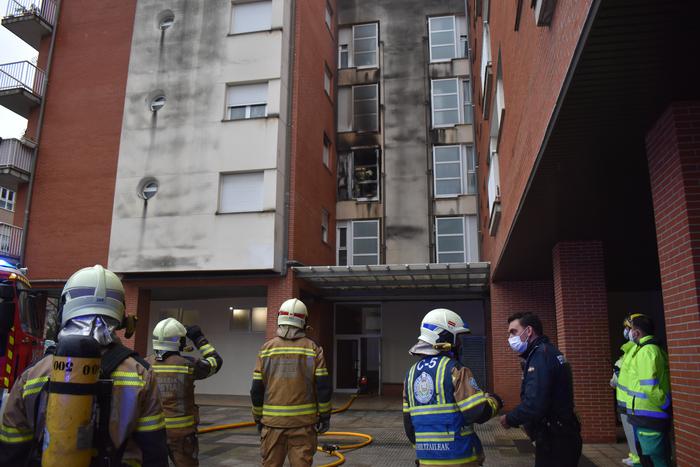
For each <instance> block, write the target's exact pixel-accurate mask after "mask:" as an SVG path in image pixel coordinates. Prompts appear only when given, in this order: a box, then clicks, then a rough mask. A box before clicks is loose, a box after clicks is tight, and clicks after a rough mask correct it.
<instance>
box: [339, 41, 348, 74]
mask: <svg viewBox="0 0 700 467" xmlns="http://www.w3.org/2000/svg"><path fill="white" fill-rule="evenodd" d="M343 49H344V50H343ZM343 54H345V66H343ZM338 68H339V69H341V70H343V69H347V68H350V45H349V44H341V43H339V44H338Z"/></svg>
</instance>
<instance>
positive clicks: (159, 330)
mask: <svg viewBox="0 0 700 467" xmlns="http://www.w3.org/2000/svg"><path fill="white" fill-rule="evenodd" d="M186 335H187V329H185V326H183V325H182V323H180V322H179V321H178V320H176V319H175V318H165V319H164V320H162V321H160V322H159V323H158V324H156V327H155V328H153V350H170V351H173V352H177V351H178V350H180V340H181V339H182V338H183V337H185V336H186Z"/></svg>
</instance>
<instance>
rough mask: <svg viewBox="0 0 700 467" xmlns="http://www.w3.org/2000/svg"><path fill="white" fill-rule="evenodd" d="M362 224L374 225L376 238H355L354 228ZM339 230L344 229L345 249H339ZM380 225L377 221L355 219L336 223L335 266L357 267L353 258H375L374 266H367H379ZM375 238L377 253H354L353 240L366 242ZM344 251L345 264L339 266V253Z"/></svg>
mask: <svg viewBox="0 0 700 467" xmlns="http://www.w3.org/2000/svg"><path fill="white" fill-rule="evenodd" d="M362 223H374V224H375V225H376V226H377V236H376V237H356V236H355V226H356V225H357V224H362ZM341 229H346V236H345V248H341V246H340V239H341V235H340V232H339V231H340V230H341ZM381 235H382V232H381V225H380V222H379V219H357V220H351V221H343V222H338V223H337V224H336V264H337V265H339V266H358V264H355V261H354V259H355V257H356V256H364V257H368V256H375V257H376V258H377V262H376V263H374V264H370V265H369V266H374V265H378V264H381V243H380V241H381ZM374 238H376V240H377V242H376V244H377V252H376V254H375V253H355V251H354V247H353V242H354V241H355V240H368V239H374ZM341 250H343V251H346V258H347V261H346V264H344V265H341V264H340V251H341Z"/></svg>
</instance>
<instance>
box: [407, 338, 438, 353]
mask: <svg viewBox="0 0 700 467" xmlns="http://www.w3.org/2000/svg"><path fill="white" fill-rule="evenodd" d="M408 353H409V354H411V355H437V354H439V353H440V351H439V350H438V349H436V348H434V347H433V346H432V344H428V343H427V342H425V341H422V340H420V339H418V342H416V345H414V346H413V347H411V348H410V349H408Z"/></svg>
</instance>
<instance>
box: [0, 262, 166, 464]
mask: <svg viewBox="0 0 700 467" xmlns="http://www.w3.org/2000/svg"><path fill="white" fill-rule="evenodd" d="M124 309H125V301H124V287H123V286H122V283H121V281H120V280H119V278H118V277H117V276H116V274H114V273H113V272H111V271H108V270H106V269H104V268H103V267H102V266H99V265H97V266H93V267H88V268H83V269H81V270H79V271H77V272H76V273H74V274H73V275H72V276H71V277H70V278H69V279H68V281H67V282H66V285H65V287H64V288H63V292H62V294H61V311H60V315H61V318H60V322H61V327H60V331H59V334H58V346H57V348H56V355H51V354H49V355H46V356H44V358H43V359H41V360H40V361H39V362H37V363H36V364H35V365H34V366H31V367H29V368H28V369H27V370H26V371H25V372H24V373H22V375H21V377H20V378H19V379H18V380H17V381H16V382H15V384H14V386H13V387H12V390H11V392H10V396H9V398H8V400H7V407H6V410H5V413H4V416H3V419H2V425H0V465H2V466H18V465H31V466H38V465H70V466H71V467H73V466H75V467H80V466H83V465H85V466H87V465H88V464H89V465H91V466H118V465H131V466H135V465H147V466H159V467H161V466H162V467H166V466H167V465H168V461H167V445H166V434H165V420H164V417H163V409H162V407H161V401H160V395H159V393H158V386H157V384H156V381H155V379H154V376H153V371H152V370H151V368H150V366H149V365H148V363H146V361H144V360H143V359H141V358H140V357H139V356H138V354H136V353H135V352H133V351H132V350H131V349H128V348H127V347H124V346H123V345H121V343H120V342H119V339H118V337H117V336H116V334H115V330H117V329H120V328H122V327H123V326H125V324H126V322H127V318H126V317H125V314H124ZM95 343H96V344H97V345H95ZM91 346H92V347H93V350H94V351H93V350H90V347H91ZM76 348H78V351H85V352H87V353H85V354H83V355H80V354H74V353H72V351H73V350H75V349H76ZM83 357H85V359H88V360H89V358H88V357H90V358H93V357H97V358H96V360H95V362H96V363H95V365H94V366H92V367H90V366H82V371H80V370H81V369H80V368H79V366H80V365H79V362H80V361H81V359H83ZM83 360H84V359H83ZM73 362H74V363H75V368H73ZM72 370H76V371H72ZM85 370H87V372H86V371H85ZM59 372H60V373H63V374H64V375H65V378H61V379H59V380H57V379H56V376H55V375H56V374H58V373H59ZM91 372H92V373H93V375H94V380H95V381H98V375H97V373H99V378H100V380H99V382H98V383H96V384H92V385H86V384H83V385H82V386H81V385H79V384H73V381H72V380H73V379H74V377H76V376H80V375H86V374H87V375H90V374H91ZM52 374H53V375H54V376H53V378H54V379H53V380H51V381H49V379H50V375H52ZM86 389H89V390H88V391H86ZM86 396H87V397H86ZM93 401H96V402H97V403H96V404H95V403H94V402H93ZM95 409H97V410H95ZM93 410H95V412H93ZM78 413H80V414H87V415H88V416H87V418H86V419H87V420H88V422H87V424H81V423H78V422H77V420H78V417H76V414H78ZM73 420H75V421H76V423H75V424H74V425H73V426H71V425H70V422H71V421H73ZM84 420H85V419H83V422H84ZM127 444H128V445H129V446H128V449H127ZM134 444H135V445H136V446H137V447H138V448H140V452H139V450H138V449H133V447H134ZM85 452H87V453H88V455H87V464H84V463H82V462H81V463H79V462H78V461H77V459H78V458H83V459H84V457H82V456H84V454H85Z"/></svg>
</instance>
